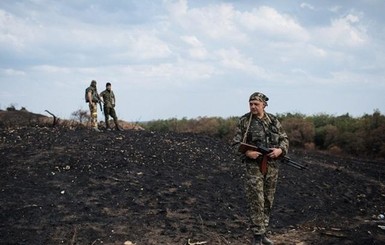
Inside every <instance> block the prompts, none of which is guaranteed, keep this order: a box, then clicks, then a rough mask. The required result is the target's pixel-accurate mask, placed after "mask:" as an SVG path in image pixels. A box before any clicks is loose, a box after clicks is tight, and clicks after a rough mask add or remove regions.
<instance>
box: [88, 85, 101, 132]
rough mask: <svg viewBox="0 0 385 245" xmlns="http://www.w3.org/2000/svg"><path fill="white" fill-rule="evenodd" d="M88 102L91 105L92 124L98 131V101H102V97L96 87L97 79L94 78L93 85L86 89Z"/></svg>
mask: <svg viewBox="0 0 385 245" xmlns="http://www.w3.org/2000/svg"><path fill="white" fill-rule="evenodd" d="M86 102H88V105H89V107H90V115H91V126H92V127H93V129H94V130H95V131H97V132H100V130H99V129H98V106H97V103H99V102H100V97H99V94H98V91H97V88H96V81H95V80H92V81H91V85H90V86H89V87H88V88H87V89H86Z"/></svg>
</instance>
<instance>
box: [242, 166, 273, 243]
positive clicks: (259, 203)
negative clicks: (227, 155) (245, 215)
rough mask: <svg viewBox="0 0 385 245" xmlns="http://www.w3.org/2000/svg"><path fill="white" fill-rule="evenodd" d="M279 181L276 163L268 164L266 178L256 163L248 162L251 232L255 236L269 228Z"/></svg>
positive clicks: (247, 183) (247, 181)
mask: <svg viewBox="0 0 385 245" xmlns="http://www.w3.org/2000/svg"><path fill="white" fill-rule="evenodd" d="M277 180H278V168H277V166H275V164H274V163H273V164H271V163H269V164H268V168H267V173H266V175H265V176H264V175H263V174H262V173H261V171H260V169H259V165H258V163H257V162H256V161H247V162H246V180H245V181H246V182H245V185H246V186H245V187H246V199H247V201H248V204H249V213H250V219H251V230H252V231H253V233H254V234H255V235H260V234H264V233H265V232H266V229H267V227H268V226H269V221H270V213H271V208H272V206H273V201H274V194H275V190H276V187H277Z"/></svg>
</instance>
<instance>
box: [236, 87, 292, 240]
mask: <svg viewBox="0 0 385 245" xmlns="http://www.w3.org/2000/svg"><path fill="white" fill-rule="evenodd" d="M268 100H269V98H268V97H267V96H266V95H264V94H262V93H260V92H256V93H253V94H252V95H251V96H250V98H249V106H250V112H249V113H247V114H245V115H243V116H242V117H241V118H240V119H239V121H238V125H237V129H236V133H235V136H234V139H233V144H232V145H233V147H234V150H236V151H237V152H238V148H239V145H240V143H241V142H244V143H248V144H251V145H255V146H264V147H268V148H270V149H271V152H270V153H269V154H267V158H265V159H267V162H265V163H264V164H266V165H267V170H266V171H262V169H263V168H261V166H260V165H261V164H263V163H262V162H264V160H263V159H264V157H263V155H262V153H260V152H258V151H254V150H248V151H246V152H245V153H244V154H241V153H239V152H238V154H240V158H241V160H242V162H244V163H245V165H246V179H245V181H246V183H245V188H246V196H247V201H248V204H249V212H250V219H251V230H252V231H253V240H252V244H273V242H272V241H271V240H270V239H269V238H268V237H267V236H266V231H267V228H268V225H269V220H270V213H271V208H272V205H273V200H274V194H275V190H276V186H277V179H278V163H277V162H276V161H277V158H278V157H282V156H284V155H285V154H286V153H287V151H288V148H289V140H288V137H287V135H286V133H285V131H284V130H283V128H282V126H281V123H280V122H279V121H278V119H277V118H276V117H275V116H273V115H272V114H270V113H267V112H265V107H266V106H267V101H268ZM263 172H264V173H263Z"/></svg>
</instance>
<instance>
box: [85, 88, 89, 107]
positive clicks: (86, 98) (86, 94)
mask: <svg viewBox="0 0 385 245" xmlns="http://www.w3.org/2000/svg"><path fill="white" fill-rule="evenodd" d="M88 89H89V88H86V91H85V95H84V98H85V100H86V103H88V102H89V101H88Z"/></svg>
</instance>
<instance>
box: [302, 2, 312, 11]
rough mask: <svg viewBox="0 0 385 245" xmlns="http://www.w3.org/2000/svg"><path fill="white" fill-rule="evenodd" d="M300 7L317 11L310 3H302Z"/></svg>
mask: <svg viewBox="0 0 385 245" xmlns="http://www.w3.org/2000/svg"><path fill="white" fill-rule="evenodd" d="M300 7H301V8H303V9H305V8H308V9H310V10H314V9H315V8H314V6H313V5H311V4H309V3H305V2H304V3H301V4H300Z"/></svg>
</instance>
